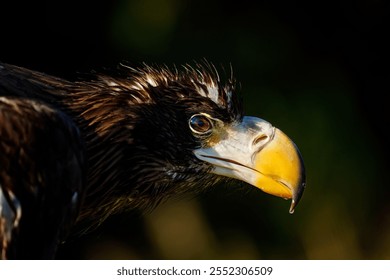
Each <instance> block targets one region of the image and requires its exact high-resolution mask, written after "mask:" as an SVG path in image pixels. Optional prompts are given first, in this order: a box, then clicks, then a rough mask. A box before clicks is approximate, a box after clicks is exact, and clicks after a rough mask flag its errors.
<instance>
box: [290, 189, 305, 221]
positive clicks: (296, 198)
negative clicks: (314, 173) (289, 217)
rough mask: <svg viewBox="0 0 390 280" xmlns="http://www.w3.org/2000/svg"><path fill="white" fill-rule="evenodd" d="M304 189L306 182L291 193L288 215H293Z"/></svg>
mask: <svg viewBox="0 0 390 280" xmlns="http://www.w3.org/2000/svg"><path fill="white" fill-rule="evenodd" d="M305 188H306V182H302V183H301V184H300V185H299V188H297V190H296V191H295V192H294V193H293V197H292V199H291V205H290V210H289V213H290V214H294V211H295V208H296V207H297V205H298V203H299V201H300V200H301V197H302V195H303V191H304V190H305Z"/></svg>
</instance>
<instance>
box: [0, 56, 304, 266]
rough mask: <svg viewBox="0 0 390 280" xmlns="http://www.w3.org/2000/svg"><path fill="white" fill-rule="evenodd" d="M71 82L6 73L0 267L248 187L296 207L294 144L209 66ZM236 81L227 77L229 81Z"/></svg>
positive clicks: (298, 162)
mask: <svg viewBox="0 0 390 280" xmlns="http://www.w3.org/2000/svg"><path fill="white" fill-rule="evenodd" d="M101 72H102V73H96V72H94V73H91V74H90V75H87V76H85V77H83V78H82V79H79V80H75V81H70V80H66V79H63V78H58V77H54V76H51V75H48V74H44V73H41V72H37V71H33V70H29V69H26V68H22V67H18V66H14V65H10V64H6V63H0V259H52V258H55V255H56V251H57V249H58V246H59V245H60V244H61V243H62V242H63V241H64V240H66V238H67V237H68V236H69V234H70V233H71V231H72V229H73V228H74V227H75V226H76V225H79V224H87V225H89V226H91V225H94V226H96V225H99V224H101V223H102V222H103V221H104V220H105V219H106V218H107V217H109V216H110V215H112V214H115V213H120V212H122V211H127V210H134V209H141V210H146V209H153V208H154V207H155V206H156V205H157V204H158V203H160V202H161V201H163V200H165V199H166V198H168V197H171V196H173V195H180V194H185V193H188V192H191V193H194V194H196V193H199V192H203V191H206V190H207V189H210V188H211V187H212V186H214V185H216V184H217V183H228V182H230V181H232V180H239V181H242V182H246V183H248V184H250V185H253V186H255V187H257V188H259V189H261V190H262V191H264V192H266V193H268V194H271V195H275V196H278V197H282V198H284V199H291V200H292V202H291V206H290V212H291V213H292V212H293V211H294V209H295V207H296V205H297V204H298V202H299V200H300V198H301V196H302V194H303V191H304V189H305V185H306V182H305V170H304V164H303V160H302V156H301V154H300V152H299V150H298V148H297V147H296V145H295V144H294V143H293V142H292V140H290V138H288V136H286V135H285V134H284V133H283V132H282V131H281V130H279V129H278V128H275V127H274V126H273V125H271V124H270V123H269V122H267V121H265V120H263V119H261V118H258V117H252V116H246V115H245V114H244V111H243V105H242V104H243V102H242V98H241V95H240V94H239V93H238V91H237V86H236V85H237V82H236V80H235V79H234V77H233V76H232V75H230V77H229V78H226V79H220V76H219V73H218V71H217V69H216V67H215V66H214V65H213V64H212V63H210V62H207V61H203V62H201V63H196V62H195V63H194V65H190V64H186V65H183V66H182V67H180V68H177V67H170V68H169V67H167V66H155V65H153V66H150V65H147V64H141V65H139V66H128V65H125V64H120V65H119V66H118V67H117V68H116V69H114V70H111V71H106V72H108V73H106V72H105V71H101ZM226 76H228V75H226Z"/></svg>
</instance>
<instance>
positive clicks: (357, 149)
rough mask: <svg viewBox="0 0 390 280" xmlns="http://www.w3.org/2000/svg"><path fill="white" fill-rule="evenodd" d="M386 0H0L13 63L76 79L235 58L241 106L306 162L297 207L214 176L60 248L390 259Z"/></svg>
mask: <svg viewBox="0 0 390 280" xmlns="http://www.w3.org/2000/svg"><path fill="white" fill-rule="evenodd" d="M5 2H12V3H7V4H6V3H5ZM389 4H390V3H389V2H388V1H386V0H361V1H354V3H351V1H345V2H344V1H308V2H300V1H277V0H276V1H271V0H269V1H246V0H242V1H237V2H228V1H222V0H217V1H212V0H208V1H205V0H116V1H91V0H87V1H75V0H67V1H47V2H44V1H26V2H21V1H2V3H1V4H0V30H1V32H0V60H1V61H3V62H6V63H11V64H16V65H19V66H24V67H28V68H32V69H35V70H39V71H43V72H46V73H49V74H53V75H58V76H61V77H64V78H68V79H76V77H77V75H78V74H77V73H83V72H90V71H91V70H93V69H97V70H99V69H102V68H103V67H115V65H117V64H118V63H120V62H123V61H127V62H128V63H130V64H132V63H135V64H139V63H140V62H147V63H164V64H167V65H168V66H170V65H173V64H176V65H180V64H183V63H187V62H189V63H192V62H193V61H194V60H201V59H202V58H207V59H208V60H209V61H211V62H213V63H214V64H215V65H216V66H217V67H220V65H222V66H224V67H225V68H229V64H230V63H231V64H232V66H233V69H234V73H235V76H236V78H237V80H238V81H240V84H241V90H240V92H241V94H242V95H243V97H244V101H245V108H246V114H247V115H255V116H259V117H261V118H264V119H266V120H268V121H270V122H271V123H272V124H274V125H275V126H277V127H279V128H280V129H282V130H283V131H284V132H285V133H287V134H288V135H289V136H290V137H291V138H292V139H293V140H294V142H295V143H296V144H297V145H298V147H299V148H300V151H301V153H302V155H303V158H304V160H305V164H306V171H307V189H306V192H305V194H304V196H303V199H302V201H301V203H300V205H299V206H298V208H297V209H296V211H295V214H293V215H290V214H289V213H288V208H289V202H288V201H284V200H282V199H279V198H275V197H272V196H269V195H267V194H265V193H262V192H260V191H259V190H257V189H255V188H253V187H251V186H249V185H245V184H239V185H238V186H237V188H234V189H232V188H231V187H227V186H217V187H215V188H214V189H212V190H210V191H209V192H208V193H205V194H203V195H201V196H198V197H188V198H186V199H184V200H178V199H172V200H170V201H168V202H167V203H165V204H162V205H160V206H159V207H158V208H157V209H156V210H155V211H153V212H152V213H138V212H131V213H127V214H123V215H117V216H114V217H112V218H110V219H109V220H107V222H106V223H105V224H104V225H103V226H102V227H101V228H99V229H98V230H96V231H94V232H92V233H90V234H87V235H85V236H82V237H80V238H71V239H70V240H69V241H68V242H66V243H65V244H64V245H63V246H62V247H61V250H60V252H59V255H58V258H61V259H390V203H389V198H390V188H389V187H390V186H389V179H388V172H389V164H388V162H389V156H390V152H389V136H388V131H387V130H388V129H389V119H390V118H389V116H388V109H387V108H388V106H387V102H385V98H386V97H385V96H387V95H388V94H389V83H390V72H389V69H390V66H389V59H388V58H389V57H388V53H389V50H390V44H389V42H388V38H389V29H388V27H389V26H390V25H389V23H390V9H389ZM5 5H7V6H5Z"/></svg>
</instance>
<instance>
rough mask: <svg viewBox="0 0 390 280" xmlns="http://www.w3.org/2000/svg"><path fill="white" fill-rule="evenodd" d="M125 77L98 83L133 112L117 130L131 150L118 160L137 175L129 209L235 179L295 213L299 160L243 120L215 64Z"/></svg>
mask: <svg viewBox="0 0 390 280" xmlns="http://www.w3.org/2000/svg"><path fill="white" fill-rule="evenodd" d="M124 70H125V73H124V74H123V77H124V78H123V79H118V78H116V79H113V78H111V77H109V76H100V77H99V79H100V80H101V81H102V82H103V83H105V84H106V85H108V86H109V87H110V92H111V93H110V94H111V95H121V96H124V98H125V99H124V100H123V102H122V103H123V104H122V106H121V107H122V108H123V107H127V108H128V112H127V113H125V118H126V120H127V122H125V125H123V123H122V125H120V126H119V125H118V127H117V130H120V131H119V132H118V133H120V134H122V137H121V138H122V139H125V141H127V146H128V148H127V149H124V151H123V152H122V153H121V155H120V156H123V158H125V159H126V163H127V165H128V166H130V167H131V168H129V169H128V171H127V172H126V174H127V175H125V176H128V177H127V178H126V179H127V181H128V182H131V193H130V194H129V196H128V198H127V201H132V200H134V201H140V199H139V198H140V197H142V198H143V199H141V201H151V197H154V198H156V199H155V200H154V201H158V200H159V199H157V198H162V197H167V196H169V195H171V194H177V193H184V192H188V191H190V190H191V191H201V190H204V189H207V188H208V187H210V186H211V185H214V184H215V183H217V182H219V181H227V180H232V179H236V180H240V181H244V182H247V183H249V184H251V185H253V186H255V187H257V188H259V189H261V190H262V191H264V192H266V193H269V194H271V195H275V196H279V197H282V198H285V199H292V203H291V207H290V213H293V211H294V208H295V206H296V205H297V203H298V202H299V200H300V198H301V196H302V193H303V190H304V188H305V171H304V165H303V160H302V157H301V155H300V152H299V150H298V148H297V147H296V145H295V144H294V143H293V142H292V141H291V140H290V139H289V138H288V137H287V136H286V135H285V134H284V133H283V132H282V131H281V130H279V129H277V128H275V127H274V126H273V125H271V124H270V123H269V122H267V121H265V120H263V119H260V118H257V117H251V116H245V115H244V114H243V108H242V102H241V98H240V96H239V95H238V94H237V92H236V86H235V84H236V83H235V81H234V79H233V78H232V77H231V78H230V79H228V80H227V81H226V82H225V83H223V82H222V81H221V80H220V78H219V75H218V72H217V70H216V69H215V67H214V66H213V65H212V64H209V63H206V64H197V65H196V67H191V66H184V69H183V70H181V71H179V70H177V69H176V68H175V69H174V70H170V69H168V68H154V67H150V66H146V65H145V66H143V67H141V68H130V67H127V66H124ZM129 72H130V74H129ZM116 108H118V106H116ZM110 113H111V114H112V112H110ZM84 115H86V114H84ZM122 118H123V116H122ZM126 135H127V136H126ZM126 179H124V180H126ZM135 197H138V199H135Z"/></svg>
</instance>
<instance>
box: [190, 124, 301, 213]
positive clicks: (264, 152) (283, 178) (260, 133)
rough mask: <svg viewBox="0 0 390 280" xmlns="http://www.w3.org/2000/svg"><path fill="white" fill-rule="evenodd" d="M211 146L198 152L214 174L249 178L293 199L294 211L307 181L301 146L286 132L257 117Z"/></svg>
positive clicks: (275, 192) (259, 186) (292, 208)
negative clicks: (300, 151) (299, 148)
mask: <svg viewBox="0 0 390 280" xmlns="http://www.w3.org/2000/svg"><path fill="white" fill-rule="evenodd" d="M223 135H225V136H224V137H223V138H222V139H220V141H219V142H218V143H215V144H214V145H213V146H211V147H207V148H201V149H197V150H195V151H194V153H195V155H196V156H197V157H198V158H199V159H201V160H203V161H206V162H208V163H210V164H211V165H213V167H214V168H213V169H212V173H215V174H218V175H222V176H227V177H231V178H235V179H239V180H242V181H245V182H247V183H249V184H251V185H253V186H255V187H257V188H259V189H261V190H262V191H264V192H266V193H269V194H271V195H275V196H279V197H282V198H285V199H292V203H291V207H290V213H293V212H294V209H295V207H296V205H297V204H298V202H299V200H300V198H301V196H302V194H303V191H304V188H305V185H306V182H305V168H304V164H303V160H302V157H301V155H300V153H299V150H298V148H297V147H296V146H295V144H294V143H293V142H292V141H291V140H290V138H288V137H287V136H286V135H285V134H284V133H283V132H282V131H280V130H279V129H277V128H274V127H273V126H272V125H271V124H270V123H268V122H266V121H264V120H262V119H259V118H254V117H244V118H243V121H242V123H240V124H238V125H235V126H231V127H229V128H226V129H225V133H223Z"/></svg>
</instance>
